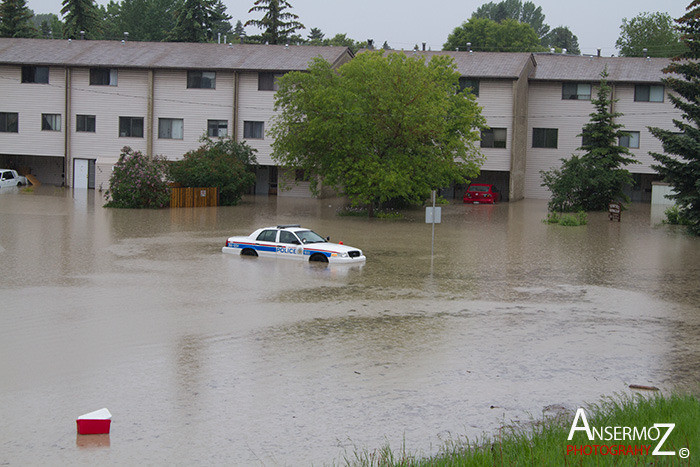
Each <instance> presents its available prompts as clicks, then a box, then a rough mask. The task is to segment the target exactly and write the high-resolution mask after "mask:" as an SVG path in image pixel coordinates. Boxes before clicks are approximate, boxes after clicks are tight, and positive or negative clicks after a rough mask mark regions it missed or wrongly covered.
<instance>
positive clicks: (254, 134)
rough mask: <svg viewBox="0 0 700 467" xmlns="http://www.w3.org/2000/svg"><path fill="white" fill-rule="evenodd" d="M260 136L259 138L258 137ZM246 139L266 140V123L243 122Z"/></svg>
mask: <svg viewBox="0 0 700 467" xmlns="http://www.w3.org/2000/svg"><path fill="white" fill-rule="evenodd" d="M258 135H259V136H258ZM243 138H244V139H265V122H259V121H252V120H251V121H249V120H246V121H244V122H243Z"/></svg>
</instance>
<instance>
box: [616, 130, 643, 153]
mask: <svg viewBox="0 0 700 467" xmlns="http://www.w3.org/2000/svg"><path fill="white" fill-rule="evenodd" d="M625 133H627V136H620V146H623V147H626V148H634V149H636V148H639V132H638V131H626V132H625Z"/></svg>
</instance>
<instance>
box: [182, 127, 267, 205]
mask: <svg viewBox="0 0 700 467" xmlns="http://www.w3.org/2000/svg"><path fill="white" fill-rule="evenodd" d="M200 141H201V142H203V143H204V144H203V145H202V146H200V147H199V148H197V149H195V150H194V151H190V152H188V153H187V154H185V155H184V157H183V158H182V160H179V161H175V162H173V163H172V164H171V166H170V177H171V179H172V181H173V182H175V183H179V184H180V185H182V186H185V187H217V188H219V204H221V205H223V206H232V205H235V204H237V203H238V201H240V199H241V196H243V194H244V193H245V192H246V191H247V190H248V189H249V188H250V187H251V186H252V185H253V184H254V183H255V174H254V173H253V170H252V168H253V164H255V163H256V160H255V149H253V148H251V147H250V146H248V145H247V144H245V143H239V142H237V141H234V140H233V139H232V138H231V137H226V138H219V139H216V140H213V139H211V138H209V137H207V136H203V137H202V138H201V139H200Z"/></svg>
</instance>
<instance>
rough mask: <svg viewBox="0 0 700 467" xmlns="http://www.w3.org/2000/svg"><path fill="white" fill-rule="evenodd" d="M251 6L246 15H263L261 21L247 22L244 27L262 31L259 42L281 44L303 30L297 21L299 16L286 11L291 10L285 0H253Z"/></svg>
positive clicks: (302, 26) (252, 20)
mask: <svg viewBox="0 0 700 467" xmlns="http://www.w3.org/2000/svg"><path fill="white" fill-rule="evenodd" d="M253 5H254V6H253V7H252V8H251V9H250V10H248V13H253V12H263V13H264V15H263V17H262V18H261V19H251V20H248V21H247V22H246V23H245V25H246V26H255V27H257V28H259V29H262V30H263V33H262V34H261V36H260V40H261V42H266V43H268V44H283V43H285V42H286V41H287V40H288V39H290V38H291V37H292V36H293V35H294V33H295V32H296V31H298V30H299V29H304V25H303V24H301V23H300V22H299V21H297V20H298V19H299V16H297V15H295V14H294V13H291V12H289V11H287V10H288V9H291V8H292V5H291V4H290V3H289V2H288V1H287V0H255V3H254V4H253Z"/></svg>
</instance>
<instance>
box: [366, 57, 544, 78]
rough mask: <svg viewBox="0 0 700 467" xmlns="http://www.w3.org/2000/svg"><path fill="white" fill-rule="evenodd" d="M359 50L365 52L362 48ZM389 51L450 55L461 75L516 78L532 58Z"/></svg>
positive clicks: (427, 58) (428, 58)
mask: <svg viewBox="0 0 700 467" xmlns="http://www.w3.org/2000/svg"><path fill="white" fill-rule="evenodd" d="M361 52H366V50H362V51H361ZM388 52H389V53H401V52H403V53H405V54H406V55H407V56H409V57H412V56H423V57H425V59H426V61H427V60H430V59H431V58H432V57H434V56H438V55H441V56H442V55H446V56H448V57H452V59H453V60H454V61H455V65H456V66H457V71H458V72H459V74H460V75H462V76H467V77H475V78H476V77H478V78H507V79H517V78H518V77H519V76H520V73H522V71H523V69H524V67H525V64H526V63H527V61H528V60H531V59H532V54H530V53H528V52H455V51H447V50H442V51H431V50H416V51H414V50H406V51H400V50H390V51H388Z"/></svg>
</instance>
